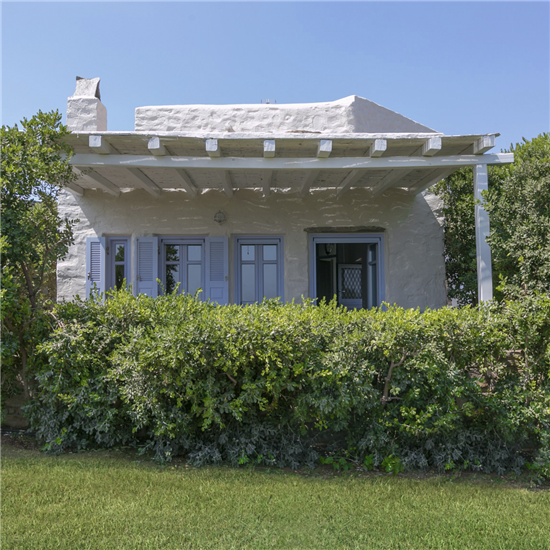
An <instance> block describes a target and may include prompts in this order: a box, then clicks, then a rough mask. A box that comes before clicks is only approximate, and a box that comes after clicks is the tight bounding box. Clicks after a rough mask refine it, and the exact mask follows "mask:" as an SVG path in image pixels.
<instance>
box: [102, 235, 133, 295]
mask: <svg viewBox="0 0 550 550" xmlns="http://www.w3.org/2000/svg"><path fill="white" fill-rule="evenodd" d="M106 241H107V242H106V247H107V248H106V250H105V252H106V264H107V265H106V283H107V284H106V290H109V289H111V288H113V289H114V288H116V289H117V290H120V289H121V288H122V286H123V284H124V282H126V283H125V284H126V286H128V285H129V284H130V254H131V251H130V237H107V239H106Z"/></svg>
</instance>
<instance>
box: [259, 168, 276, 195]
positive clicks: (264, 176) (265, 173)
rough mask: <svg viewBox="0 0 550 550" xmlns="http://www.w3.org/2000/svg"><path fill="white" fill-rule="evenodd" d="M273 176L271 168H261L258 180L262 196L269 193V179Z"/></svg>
mask: <svg viewBox="0 0 550 550" xmlns="http://www.w3.org/2000/svg"><path fill="white" fill-rule="evenodd" d="M272 178H273V170H262V172H261V175H260V180H261V183H262V190H263V195H264V197H269V195H270V193H271V180H272Z"/></svg>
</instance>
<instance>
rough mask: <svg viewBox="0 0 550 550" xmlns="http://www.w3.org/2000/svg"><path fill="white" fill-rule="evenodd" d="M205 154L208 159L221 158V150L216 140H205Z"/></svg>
mask: <svg viewBox="0 0 550 550" xmlns="http://www.w3.org/2000/svg"><path fill="white" fill-rule="evenodd" d="M206 152H207V154H208V156H209V157H210V158H219V157H221V156H222V150H221V148H220V144H219V143H218V140H217V139H207V140H206Z"/></svg>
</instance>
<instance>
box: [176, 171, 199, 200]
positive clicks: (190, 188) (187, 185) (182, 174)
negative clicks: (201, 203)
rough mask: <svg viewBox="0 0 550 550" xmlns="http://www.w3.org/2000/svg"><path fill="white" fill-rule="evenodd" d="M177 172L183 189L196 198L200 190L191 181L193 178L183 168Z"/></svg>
mask: <svg viewBox="0 0 550 550" xmlns="http://www.w3.org/2000/svg"><path fill="white" fill-rule="evenodd" d="M175 171H176V174H177V175H178V176H179V178H180V180H181V184H182V186H183V188H184V189H185V190H186V191H187V192H188V193H189V194H190V195H191V197H193V198H195V197H196V196H197V192H198V189H197V188H196V186H195V185H194V184H193V182H192V181H191V178H190V177H189V175H188V174H187V172H186V171H185V170H184V169H183V168H176V170H175Z"/></svg>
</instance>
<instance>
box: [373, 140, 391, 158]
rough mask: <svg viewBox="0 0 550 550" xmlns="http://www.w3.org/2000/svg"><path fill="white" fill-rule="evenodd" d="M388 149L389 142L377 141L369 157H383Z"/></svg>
mask: <svg viewBox="0 0 550 550" xmlns="http://www.w3.org/2000/svg"><path fill="white" fill-rule="evenodd" d="M387 148H388V142H387V141H386V140H385V139H375V140H374V143H373V144H372V145H371V146H370V147H369V157H371V158H376V157H381V156H382V155H383V154H384V153H385V152H386V149H387Z"/></svg>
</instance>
